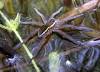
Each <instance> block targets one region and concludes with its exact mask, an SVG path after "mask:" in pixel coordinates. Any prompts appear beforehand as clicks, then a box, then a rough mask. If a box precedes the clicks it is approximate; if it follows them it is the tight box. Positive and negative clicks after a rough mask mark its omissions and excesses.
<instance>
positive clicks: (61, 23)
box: [24, 0, 99, 57]
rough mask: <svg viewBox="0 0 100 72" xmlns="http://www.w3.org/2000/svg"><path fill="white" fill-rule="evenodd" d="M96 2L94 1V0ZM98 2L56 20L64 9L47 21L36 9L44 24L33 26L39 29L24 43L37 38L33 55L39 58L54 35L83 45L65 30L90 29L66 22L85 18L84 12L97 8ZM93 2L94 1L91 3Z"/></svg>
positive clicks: (37, 23) (75, 9)
mask: <svg viewBox="0 0 100 72" xmlns="http://www.w3.org/2000/svg"><path fill="white" fill-rule="evenodd" d="M93 1H94V0H93ZM98 1H99V0H97V1H96V2H95V5H93V6H90V7H88V8H86V6H87V5H90V2H88V3H86V4H83V5H82V6H81V7H78V8H74V9H73V10H72V11H69V12H68V13H67V14H66V13H65V14H64V15H62V16H60V17H58V18H56V19H55V18H54V17H55V16H56V15H58V14H59V13H60V12H61V11H62V9H63V7H61V8H60V9H58V10H57V11H56V12H54V13H53V14H52V15H51V16H50V17H49V19H46V17H45V16H44V15H43V14H42V13H41V12H39V10H38V9H36V8H34V10H35V12H36V13H37V14H38V15H39V16H40V17H41V19H42V22H43V23H39V22H35V24H34V25H33V26H36V27H38V28H37V29H36V30H35V31H34V32H33V33H32V34H31V35H30V36H29V37H27V38H26V39H25V40H24V42H25V43H26V42H28V41H29V40H30V39H31V38H33V37H35V36H36V37H37V40H39V42H38V45H37V46H38V47H37V48H33V53H35V56H34V57H37V55H38V54H39V52H40V51H41V49H43V48H44V46H45V45H46V44H47V43H48V42H49V40H50V39H52V38H51V37H52V35H54V34H56V35H58V36H60V37H61V38H62V39H65V40H68V41H70V42H72V43H74V44H76V45H81V42H80V41H77V40H75V39H73V37H71V36H70V35H69V34H68V33H67V32H68V31H64V29H70V30H78V31H91V29H90V28H87V27H84V26H81V25H80V26H75V25H72V24H66V22H68V21H71V20H73V19H75V18H77V17H80V16H83V15H84V12H86V11H87V10H90V9H93V8H94V7H95V6H97V5H96V4H97V2H98ZM91 2H92V1H91Z"/></svg>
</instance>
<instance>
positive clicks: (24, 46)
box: [14, 30, 40, 72]
mask: <svg viewBox="0 0 100 72" xmlns="http://www.w3.org/2000/svg"><path fill="white" fill-rule="evenodd" d="M14 33H15V34H16V36H17V38H18V39H19V40H20V42H21V43H22V46H23V48H24V49H25V51H26V52H27V54H28V56H29V57H30V59H32V57H33V55H32V54H31V53H30V51H29V49H28V48H27V46H26V45H25V44H24V43H23V40H22V38H21V36H20V35H19V33H18V31H16V30H14ZM32 64H33V65H34V67H35V69H36V71H37V72H40V69H39V68H38V66H37V64H36V62H35V60H34V59H32Z"/></svg>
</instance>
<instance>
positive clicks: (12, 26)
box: [0, 11, 40, 72]
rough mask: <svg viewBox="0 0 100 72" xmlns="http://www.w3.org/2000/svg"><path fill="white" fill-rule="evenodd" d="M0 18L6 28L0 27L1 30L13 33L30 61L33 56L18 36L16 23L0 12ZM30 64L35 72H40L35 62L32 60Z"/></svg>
mask: <svg viewBox="0 0 100 72" xmlns="http://www.w3.org/2000/svg"><path fill="white" fill-rule="evenodd" d="M0 14H1V16H2V17H3V18H4V20H5V21H6V26H4V25H0V27H1V28H4V29H7V30H10V31H12V32H14V33H15V35H16V37H17V38H18V39H19V41H20V42H21V43H22V46H23V48H24V49H25V51H26V53H27V55H28V56H29V58H30V59H32V57H33V55H32V54H31V52H30V51H29V49H28V47H27V46H26V45H25V44H24V43H23V40H22V38H21V36H20V34H19V33H18V31H17V30H16V29H17V27H16V26H17V24H18V22H16V20H12V21H10V20H8V19H7V17H6V16H5V15H4V14H3V13H2V12H1V11H0ZM32 64H33V66H34V68H35V69H36V72H40V69H39V67H38V66H37V64H36V62H35V60H34V59H32Z"/></svg>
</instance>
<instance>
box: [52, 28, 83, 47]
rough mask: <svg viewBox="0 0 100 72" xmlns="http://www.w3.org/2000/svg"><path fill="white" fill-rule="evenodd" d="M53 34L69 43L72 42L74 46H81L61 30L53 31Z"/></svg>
mask: <svg viewBox="0 0 100 72" xmlns="http://www.w3.org/2000/svg"><path fill="white" fill-rule="evenodd" d="M53 32H54V33H57V34H58V35H60V36H61V37H62V38H63V39H66V40H68V41H70V42H72V43H73V44H76V45H81V42H79V41H76V40H75V39H73V38H72V37H71V36H70V35H68V34H66V33H65V32H63V31H61V30H54V31H53Z"/></svg>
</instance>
